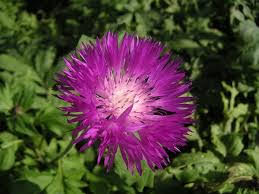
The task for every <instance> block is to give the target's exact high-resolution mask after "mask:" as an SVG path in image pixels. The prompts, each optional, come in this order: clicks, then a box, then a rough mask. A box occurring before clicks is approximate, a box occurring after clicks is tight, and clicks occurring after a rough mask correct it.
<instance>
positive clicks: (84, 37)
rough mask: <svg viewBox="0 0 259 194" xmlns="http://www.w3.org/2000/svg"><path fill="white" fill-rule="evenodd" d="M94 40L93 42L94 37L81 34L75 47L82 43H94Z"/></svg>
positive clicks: (78, 47)
mask: <svg viewBox="0 0 259 194" xmlns="http://www.w3.org/2000/svg"><path fill="white" fill-rule="evenodd" d="M94 42H95V39H93V38H91V37H89V36H87V35H84V34H83V35H81V37H80V39H79V41H78V43H77V46H76V48H77V49H80V48H81V46H82V44H89V43H94Z"/></svg>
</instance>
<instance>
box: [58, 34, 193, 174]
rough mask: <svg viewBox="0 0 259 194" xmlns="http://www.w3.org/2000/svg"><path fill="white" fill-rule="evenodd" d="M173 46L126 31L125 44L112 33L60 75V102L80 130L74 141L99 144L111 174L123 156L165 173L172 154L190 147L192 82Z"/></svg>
mask: <svg viewBox="0 0 259 194" xmlns="http://www.w3.org/2000/svg"><path fill="white" fill-rule="evenodd" d="M164 50H165V47H164V46H163V45H162V44H161V43H160V42H156V41H154V40H152V39H151V38H139V37H138V36H133V35H129V34H125V35H124V37H123V38H122V40H121V41H119V39H118V35H117V34H116V33H111V32H108V33H106V34H105V35H104V36H103V37H102V38H101V39H97V40H96V42H95V43H94V44H87V45H82V48H81V49H79V50H78V51H76V52H75V53H74V54H71V56H70V58H68V59H65V64H66V67H67V68H65V69H64V70H63V72H62V73H59V74H57V82H58V89H59V91H60V94H59V95H58V97H59V98H60V99H62V100H64V101H66V102H68V103H69V104H70V105H69V106H68V107H62V108H61V109H62V110H63V111H64V112H66V114H65V115H66V116H69V117H70V119H69V120H68V122H69V123H73V122H75V123H77V124H78V126H77V127H76V128H75V129H74V130H73V132H72V135H73V136H74V138H75V140H74V142H73V143H74V144H77V143H79V142H83V145H82V146H81V148H80V151H84V150H86V149H87V148H89V147H90V146H92V145H93V144H94V143H95V142H98V144H99V148H98V159H97V162H98V164H99V163H100V161H101V158H104V166H105V167H106V168H107V170H110V169H111V167H112V164H113V161H114V158H115V155H116V152H117V151H120V152H121V155H122V158H123V160H124V162H125V164H126V166H127V168H128V169H129V170H130V171H131V172H133V171H134V168H135V167H136V169H137V171H138V172H139V174H141V173H142V167H141V161H142V160H146V162H147V164H148V166H149V167H150V168H151V169H152V170H154V169H155V168H160V169H161V168H163V166H165V165H167V164H168V163H169V156H168V153H167V151H171V152H176V151H179V148H180V147H182V146H184V145H185V143H186V135H187V133H188V131H189V129H188V127H187V126H188V125H189V124H191V123H192V122H193V120H192V118H191V115H192V113H193V111H194V109H195V105H194V103H193V97H190V96H186V93H187V92H188V91H189V90H190V86H191V83H190V82H188V83H186V82H184V80H183V79H184V78H185V74H184V73H183V72H181V71H179V65H180V64H181V61H180V60H177V59H174V60H171V55H170V53H169V52H165V51H164Z"/></svg>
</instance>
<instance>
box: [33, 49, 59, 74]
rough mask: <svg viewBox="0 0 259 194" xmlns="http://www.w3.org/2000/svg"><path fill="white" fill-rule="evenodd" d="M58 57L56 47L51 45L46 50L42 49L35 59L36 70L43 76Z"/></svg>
mask: <svg viewBox="0 0 259 194" xmlns="http://www.w3.org/2000/svg"><path fill="white" fill-rule="evenodd" d="M55 58H56V49H55V48H54V47H49V48H47V49H46V50H41V51H40V52H39V53H38V54H37V56H36V59H35V67H36V71H37V72H38V73H39V75H41V76H42V78H43V76H44V75H45V73H46V72H48V71H50V70H51V67H52V65H53V63H54V60H55Z"/></svg>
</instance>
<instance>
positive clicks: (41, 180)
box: [23, 170, 53, 191]
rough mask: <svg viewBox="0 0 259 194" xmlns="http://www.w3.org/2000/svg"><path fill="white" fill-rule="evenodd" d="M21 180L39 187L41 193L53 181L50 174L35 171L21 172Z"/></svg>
mask: <svg viewBox="0 0 259 194" xmlns="http://www.w3.org/2000/svg"><path fill="white" fill-rule="evenodd" d="M23 179H25V180H27V181H29V182H31V183H34V184H35V185H37V186H39V188H40V190H41V191H43V190H44V189H45V188H46V187H47V186H48V185H49V184H50V183H51V181H52V180H53V176H52V174H51V173H50V172H38V171H35V170H25V171H23Z"/></svg>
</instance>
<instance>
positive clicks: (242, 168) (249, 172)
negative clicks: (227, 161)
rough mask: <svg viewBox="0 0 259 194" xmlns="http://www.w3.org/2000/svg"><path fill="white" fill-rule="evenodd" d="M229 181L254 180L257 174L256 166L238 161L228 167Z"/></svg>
mask: <svg viewBox="0 0 259 194" xmlns="http://www.w3.org/2000/svg"><path fill="white" fill-rule="evenodd" d="M228 172H229V178H228V180H227V181H228V182H230V183H234V182H239V181H242V180H252V178H253V176H254V175H255V174H256V171H255V169H254V167H253V166H252V165H250V164H246V163H236V164H234V165H233V166H231V167H230V168H229V169H228Z"/></svg>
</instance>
